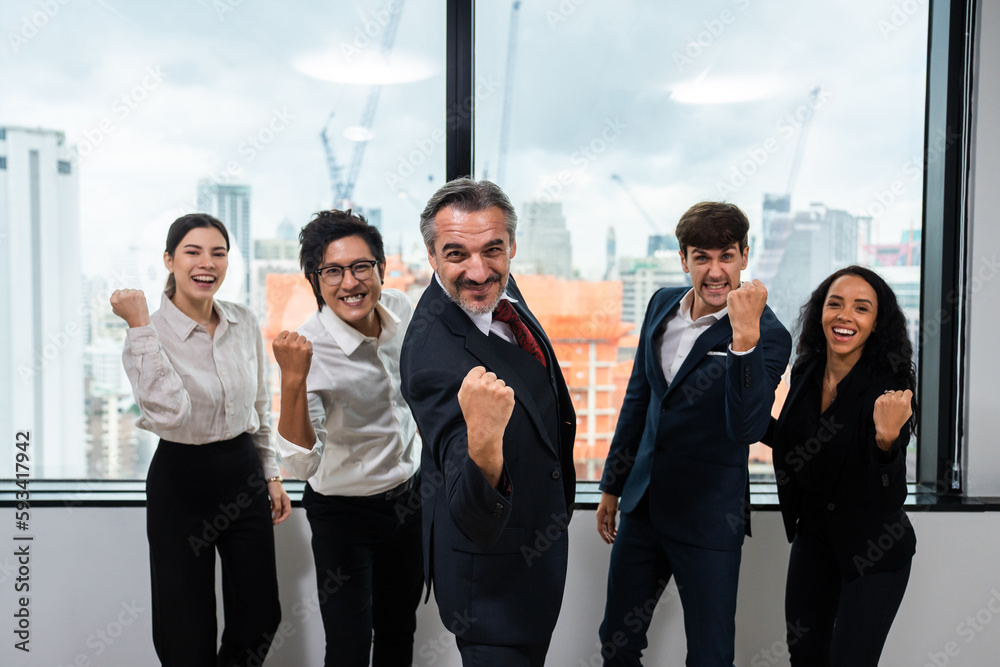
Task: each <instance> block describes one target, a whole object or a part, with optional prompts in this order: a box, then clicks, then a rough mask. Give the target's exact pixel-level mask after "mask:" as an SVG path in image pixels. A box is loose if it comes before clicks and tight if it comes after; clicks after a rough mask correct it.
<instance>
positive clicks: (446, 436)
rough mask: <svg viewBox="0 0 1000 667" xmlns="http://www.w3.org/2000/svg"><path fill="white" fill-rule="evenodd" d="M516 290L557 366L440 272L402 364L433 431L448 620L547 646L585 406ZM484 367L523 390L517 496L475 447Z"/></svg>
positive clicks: (439, 581)
mask: <svg viewBox="0 0 1000 667" xmlns="http://www.w3.org/2000/svg"><path fill="white" fill-rule="evenodd" d="M507 293H508V294H509V295H510V296H511V297H513V298H515V299H517V300H518V303H517V304H515V306H514V307H515V309H516V310H517V312H518V314H519V315H520V316H521V318H522V319H523V320H524V322H525V324H527V325H528V327H529V328H530V329H532V332H533V333H534V334H535V337H536V338H537V339H538V342H539V345H540V346H541V347H542V350H543V352H544V353H545V355H546V356H547V358H548V370H546V369H545V368H544V367H543V366H542V365H541V364H539V363H538V361H537V360H536V359H534V358H533V357H531V356H530V355H529V354H528V353H526V352H524V351H523V350H521V349H520V348H519V347H517V346H516V345H514V344H511V343H508V342H506V341H504V340H502V339H500V338H498V337H496V336H488V337H487V336H484V335H483V334H482V333H481V332H480V331H479V330H478V329H477V328H476V327H475V325H474V324H473V323H472V321H471V320H470V319H469V317H468V316H467V315H466V314H465V313H464V312H463V311H462V310H461V309H460V308H459V307H458V306H456V305H455V304H454V303H452V301H451V300H450V299H449V298H448V296H447V294H446V293H445V292H444V290H443V289H442V288H441V286H440V285H439V284H438V283H437V280H431V284H430V286H429V287H428V288H427V290H426V291H425V292H424V294H423V296H422V297H421V298H420V302H419V303H418V304H417V307H416V310H415V311H414V313H413V319H412V321H411V322H410V326H409V327H408V328H407V331H406V337H405V339H404V341H403V349H402V354H401V360H400V370H401V376H402V389H403V396H404V398H406V401H407V402H408V403H409V405H410V408H411V409H412V410H413V415H414V417H415V418H416V421H417V427H418V428H419V430H420V433H421V436H422V439H423V452H422V460H421V471H422V475H423V480H422V483H421V486H422V487H423V488H422V491H421V495H422V496H423V498H424V506H423V522H424V526H423V528H424V570H425V577H426V582H427V586H428V589H430V588H431V586H432V583H433V590H434V594H435V598H436V600H437V603H438V608H439V610H440V614H441V620H442V621H443V622H444V624H445V627H448V628H449V629H451V630H452V631H453V632H456V634H457V635H459V636H461V637H462V638H463V639H465V640H467V641H470V642H475V643H484V644H497V645H516V644H537V643H540V642H543V641H546V642H547V641H548V640H549V638H550V636H551V634H552V629H553V628H554V627H555V623H556V618H557V617H558V615H559V607H560V605H561V604H562V595H563V586H564V584H565V578H566V561H567V554H568V535H567V526H568V523H569V519H570V515H571V512H572V506H573V498H574V493H575V485H576V475H575V471H574V468H573V441H574V438H575V434H576V414H575V412H574V410H573V404H572V402H571V400H570V397H569V393H568V392H567V390H566V383H565V382H564V380H563V377H562V373H561V372H560V370H559V364H558V361H557V360H556V358H555V355H554V354H553V352H552V346H551V344H550V343H549V341H548V339H547V338H546V337H545V334H544V332H543V331H542V329H541V326H539V324H538V321H537V320H536V319H535V318H534V316H533V315H532V314H531V312H530V311H529V310H528V309H527V306H526V305H525V303H524V300H523V298H522V297H521V294H520V292H519V291H518V290H517V286H516V284H515V283H514V280H513V279H511V280H510V281H509V283H508V286H507ZM476 366H484V367H486V369H487V370H490V371H493V372H494V373H496V374H497V376H498V377H500V378H501V379H503V380H504V382H506V383H507V385H509V386H510V387H512V388H513V389H514V400H515V405H514V412H513V414H512V415H511V418H510V421H509V423H508V425H507V429H506V431H505V433H504V444H503V454H504V467H505V473H506V476H507V479H508V481H509V482H510V485H511V494H510V497H506V496H505V495H504V494H502V493H500V492H498V491H496V490H495V489H493V488H492V487H491V486H490V484H489V482H487V481H486V478H485V477H484V476H483V474H482V472H481V471H480V470H479V468H478V467H477V466H476V464H475V463H473V462H472V460H471V459H470V458H469V455H468V440H467V434H466V428H465V421H464V419H463V417H462V411H461V408H460V407H459V404H458V390H459V387H460V386H461V384H462V380H463V379H464V378H465V376H466V374H467V373H468V372H469V371H470V370H471V369H472V368H474V367H476ZM459 619H464V620H461V621H460V620H459Z"/></svg>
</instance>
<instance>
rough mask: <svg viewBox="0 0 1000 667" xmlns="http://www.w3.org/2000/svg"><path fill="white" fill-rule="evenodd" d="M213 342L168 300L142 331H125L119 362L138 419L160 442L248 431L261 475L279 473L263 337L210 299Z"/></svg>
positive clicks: (235, 309)
mask: <svg viewBox="0 0 1000 667" xmlns="http://www.w3.org/2000/svg"><path fill="white" fill-rule="evenodd" d="M214 303H215V305H214V310H215V312H216V313H218V315H219V324H218V326H217V327H216V328H215V336H214V337H212V336H211V335H209V333H208V329H207V328H205V327H204V326H202V325H201V324H198V323H197V322H195V321H194V320H192V319H191V318H190V317H188V316H187V315H185V314H184V313H182V312H181V311H180V310H179V309H178V308H177V306H175V305H174V303H173V302H172V301H171V300H170V299H169V298H167V295H166V293H164V294H163V297H162V299H161V300H160V309H159V310H157V311H156V312H155V313H153V314H152V315H151V316H150V318H149V320H150V323H149V324H147V325H146V326H144V327H130V328H129V329H128V330H127V332H126V336H125V351H124V352H123V353H122V363H123V364H124V365H125V373H126V374H127V375H128V379H129V382H131V383H132V394H133V395H134V396H135V402H136V404H137V405H138V406H139V410H140V411H141V413H142V414H141V415H140V417H139V419H138V420H137V421H136V426H138V427H139V428H142V429H145V430H147V431H151V432H153V433H155V434H156V435H158V436H160V437H161V438H163V439H164V440H170V441H172V442H178V443H183V444H187V445H206V444H209V443H213V442H219V441H221V440H230V439H232V438H235V437H236V436H238V435H239V434H241V433H250V434H251V435H252V437H253V442H254V446H255V447H256V448H257V454H258V456H259V457H260V464H261V467H262V468H263V469H264V477H265V478H267V477H274V476H276V475H277V474H278V465H277V463H276V462H275V456H274V449H273V448H272V447H271V438H270V434H271V429H270V425H269V423H268V415H269V402H270V397H269V396H268V392H267V385H266V382H265V380H264V377H265V374H264V372H265V363H266V360H265V357H264V339H263V338H262V336H261V333H260V327H259V326H258V324H257V318H255V317H254V316H253V314H252V313H251V312H250V310H249V309H248V308H247V307H246V306H241V305H239V304H235V303H230V302H228V301H221V300H219V299H216V300H215V301H214Z"/></svg>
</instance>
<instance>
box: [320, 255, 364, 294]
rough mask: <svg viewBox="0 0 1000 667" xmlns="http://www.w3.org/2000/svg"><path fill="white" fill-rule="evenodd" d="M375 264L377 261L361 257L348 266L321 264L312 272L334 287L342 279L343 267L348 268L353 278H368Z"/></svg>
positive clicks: (359, 279)
mask: <svg viewBox="0 0 1000 667" xmlns="http://www.w3.org/2000/svg"><path fill="white" fill-rule="evenodd" d="M376 264H378V262H376V261H375V260H374V259H361V260H358V261H357V262H354V263H353V264H351V265H350V266H338V265H336V264H331V265H330V266H321V267H320V268H318V269H316V270H315V271H313V273H318V274H319V277H320V278H322V279H323V282H324V283H326V284H327V285H329V286H330V287H336V286H337V285H339V284H340V283H341V281H343V280H344V269H350V270H351V274H352V275H353V276H354V279H355V280H358V281H361V280H368V279H369V278H371V277H372V271H374V270H375V265H376Z"/></svg>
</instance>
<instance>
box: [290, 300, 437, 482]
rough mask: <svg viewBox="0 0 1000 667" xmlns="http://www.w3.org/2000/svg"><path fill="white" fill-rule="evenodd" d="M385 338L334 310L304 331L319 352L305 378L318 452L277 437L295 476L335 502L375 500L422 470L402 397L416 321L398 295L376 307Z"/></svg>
mask: <svg viewBox="0 0 1000 667" xmlns="http://www.w3.org/2000/svg"><path fill="white" fill-rule="evenodd" d="M375 308H376V311H377V312H378V316H379V319H380V321H381V323H382V333H381V334H380V335H379V337H378V338H373V337H370V336H365V335H363V334H362V333H361V332H360V331H358V330H357V329H355V328H353V327H351V326H350V325H348V324H347V323H345V322H344V321H343V320H341V319H340V318H339V317H337V316H336V315H335V314H334V313H333V312H332V311H331V310H330V308H329V307H324V308H323V310H321V311H319V312H317V313H316V314H314V315H313V316H312V317H310V318H309V319H308V320H306V321H305V323H303V324H302V326H300V327H299V328H298V332H299V333H300V334H302V335H303V336H305V337H306V338H307V339H308V340H309V341H310V342H312V346H313V356H312V365H311V366H310V367H309V376H308V377H307V379H306V388H307V391H308V394H309V418H310V420H311V421H312V425H313V429H314V430H315V431H316V443H315V444H314V445H313V448H312V449H306V448H305V447H300V446H299V445H296V444H295V443H293V442H290V441H289V440H286V439H285V438H283V437H282V436H281V434H280V433H277V434H276V436H277V437H276V439H275V440H276V443H277V447H278V451H279V452H280V453H281V458H282V462H283V463H284V465H285V468H286V469H287V470H288V472H289V473H291V474H292V475H294V476H295V477H297V478H298V479H308V480H309V485H310V486H311V487H312V488H313V490H314V491H316V492H318V493H322V494H324V495H328V496H371V495H375V494H378V493H383V492H385V491H388V490H390V489H393V488H395V487H396V486H399V485H400V484H401V483H403V482H405V481H406V480H408V479H409V478H410V477H412V476H413V474H414V473H416V471H417V468H419V467H420V437H419V436H418V435H417V425H416V422H414V421H413V415H412V414H411V413H410V408H409V406H408V405H407V404H406V402H405V401H404V400H403V395H402V393H401V391H400V378H399V353H400V349H401V348H402V345H403V335H404V333H405V332H406V327H407V325H409V323H410V318H411V317H412V315H413V307H412V306H411V305H410V301H409V299H408V298H407V297H406V295H405V294H403V293H402V292H400V291H399V290H394V289H386V290H382V298H381V300H380V301H379V303H378V304H376V306H375Z"/></svg>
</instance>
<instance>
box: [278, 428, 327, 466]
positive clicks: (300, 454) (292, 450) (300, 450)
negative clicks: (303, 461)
mask: <svg viewBox="0 0 1000 667" xmlns="http://www.w3.org/2000/svg"><path fill="white" fill-rule="evenodd" d="M274 443H275V446H276V448H277V450H278V454H280V455H281V458H282V459H288V458H293V457H294V458H307V457H310V456H314V455H316V454H317V453H321V452H322V451H323V450H322V448H321V445H322V443H321V442H320V441H319V439H318V438H317V439H316V442H315V443H314V444H313V448H312V449H306V448H305V447H303V446H301V445H296V444H295V443H294V442H292V441H291V440H288V439H286V438H285V437H284V436H282V435H281V434H280V433H278V429H275V430H274Z"/></svg>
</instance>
